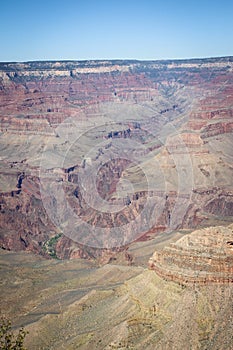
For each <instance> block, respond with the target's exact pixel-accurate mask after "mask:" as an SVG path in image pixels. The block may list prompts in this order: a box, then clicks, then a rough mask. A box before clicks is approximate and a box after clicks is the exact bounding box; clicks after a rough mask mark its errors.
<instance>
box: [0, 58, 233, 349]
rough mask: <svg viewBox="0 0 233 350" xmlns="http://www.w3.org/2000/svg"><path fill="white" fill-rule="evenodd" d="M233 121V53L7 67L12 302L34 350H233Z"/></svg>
mask: <svg viewBox="0 0 233 350" xmlns="http://www.w3.org/2000/svg"><path fill="white" fill-rule="evenodd" d="M232 117H233V57H222V58H221V57H220V58H207V59H190V60H166V61H136V60H112V61H110V60H101V61H96V60H90V61H60V62H55V61H40V62H25V63H22V62H21V63H16V62H15V63H14V62H12V63H4V62H2V63H0V248H1V249H0V262H1V269H0V275H1V285H0V290H1V301H0V304H1V313H2V314H3V315H4V316H6V317H8V318H9V319H12V321H13V327H14V330H17V329H19V328H20V327H21V326H24V327H25V329H26V330H28V331H29V335H28V336H27V338H26V346H27V347H28V348H29V349H64V348H66V349H70V350H71V349H83V350H85V349H92V348H93V349H105V350H110V349H121V350H123V349H148V350H150V349H151V350H152V349H153V350H154V349H161V350H165V349H172V348H174V349H187V348H190V349H203V350H204V349H205V350H206V349H211V350H212V349H215V350H218V349H223V350H228V349H230V347H231V346H232V327H233V316H232V300H233V298H232V292H233V283H232V282H233V248H232V247H233V226H232V222H233V151H232V150H233V147H232V146H233V135H232V133H233V120H232Z"/></svg>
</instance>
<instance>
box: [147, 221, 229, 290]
mask: <svg viewBox="0 0 233 350" xmlns="http://www.w3.org/2000/svg"><path fill="white" fill-rule="evenodd" d="M149 267H150V268H151V269H153V270H155V271H156V273H157V274H158V275H159V276H161V277H163V278H165V279H167V280H171V281H175V282H179V283H181V284H193V283H198V284H206V283H233V225H230V226H229V227H221V226H219V227H209V228H205V229H202V230H198V231H194V232H192V233H191V234H188V235H186V236H184V237H182V238H181V239H179V240H178V241H177V242H176V243H170V244H169V245H168V246H167V247H165V248H164V249H163V250H161V251H156V252H155V253H154V255H153V257H152V258H151V259H150V261H149Z"/></svg>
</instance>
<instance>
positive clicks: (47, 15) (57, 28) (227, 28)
mask: <svg viewBox="0 0 233 350" xmlns="http://www.w3.org/2000/svg"><path fill="white" fill-rule="evenodd" d="M230 55H233V0H177V1H175V0H161V1H159V0H143V1H139V0H96V1H94V0H76V1H75V0H62V1H60V0H56V1H55V0H47V1H46V0H40V1H39V0H11V1H8V0H0V61H28V60H45V59H46V60H67V59H73V60H81V59H111V58H112V59H113V58H124V59H126V58H129V59H163V58H164V59H165V58H191V57H213V56H230Z"/></svg>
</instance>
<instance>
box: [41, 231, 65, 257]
mask: <svg viewBox="0 0 233 350" xmlns="http://www.w3.org/2000/svg"><path fill="white" fill-rule="evenodd" d="M61 236H62V233H58V234H57V235H56V236H53V237H52V238H50V239H49V240H48V241H46V242H45V243H44V245H43V249H44V250H45V251H46V253H48V254H49V255H50V256H51V257H52V258H54V259H58V257H57V254H56V244H57V241H58V240H59V238H60V237H61Z"/></svg>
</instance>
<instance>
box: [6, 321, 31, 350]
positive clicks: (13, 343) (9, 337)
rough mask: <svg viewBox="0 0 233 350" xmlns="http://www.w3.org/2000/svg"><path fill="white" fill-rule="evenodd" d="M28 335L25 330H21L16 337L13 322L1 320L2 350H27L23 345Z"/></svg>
mask: <svg viewBox="0 0 233 350" xmlns="http://www.w3.org/2000/svg"><path fill="white" fill-rule="evenodd" d="M26 335H27V332H26V331H25V330H24V328H21V329H20V330H19V332H18V334H17V335H14V333H13V331H12V328H11V322H10V321H9V320H7V319H5V318H3V317H2V318H1V319H0V349H1V350H27V349H26V348H25V347H24V345H23V343H24V339H25V337H26Z"/></svg>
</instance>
